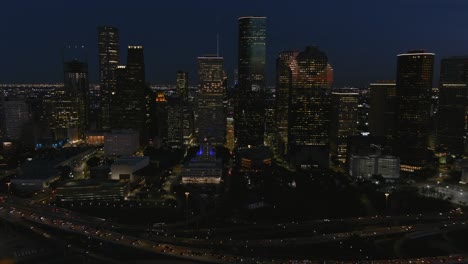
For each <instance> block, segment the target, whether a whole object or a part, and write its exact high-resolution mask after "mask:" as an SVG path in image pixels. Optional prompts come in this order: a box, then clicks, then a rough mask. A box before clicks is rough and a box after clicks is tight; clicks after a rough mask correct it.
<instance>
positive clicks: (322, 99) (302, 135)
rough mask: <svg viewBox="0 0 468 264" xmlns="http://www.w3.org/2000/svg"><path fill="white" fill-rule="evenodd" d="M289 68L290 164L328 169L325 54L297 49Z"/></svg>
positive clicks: (329, 80) (328, 69) (329, 71)
mask: <svg viewBox="0 0 468 264" xmlns="http://www.w3.org/2000/svg"><path fill="white" fill-rule="evenodd" d="M290 69H291V88H290V94H289V97H290V103H289V107H288V116H289V122H288V156H289V160H290V163H291V164H292V165H294V166H296V167H297V168H300V169H311V168H328V166H329V140H330V133H329V131H330V108H331V106H330V89H331V85H332V82H333V70H332V68H331V66H330V64H328V58H327V55H326V54H325V53H324V52H322V51H320V50H319V49H318V48H317V47H313V46H310V47H307V48H306V49H305V50H304V51H302V52H300V53H299V54H298V55H297V57H296V58H295V59H294V60H293V61H292V62H291V64H290Z"/></svg>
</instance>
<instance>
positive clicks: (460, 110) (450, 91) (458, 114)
mask: <svg viewBox="0 0 468 264" xmlns="http://www.w3.org/2000/svg"><path fill="white" fill-rule="evenodd" d="M467 96H468V56H463V57H449V58H444V59H442V61H441V67H440V83H439V111H438V114H437V133H436V134H437V145H438V146H439V147H442V148H444V149H445V150H447V151H449V152H450V153H452V154H463V153H465V144H466V142H465V138H466V136H467V135H466V131H467V130H466V127H467V123H466V120H467V118H466V117H467V110H468V109H467Z"/></svg>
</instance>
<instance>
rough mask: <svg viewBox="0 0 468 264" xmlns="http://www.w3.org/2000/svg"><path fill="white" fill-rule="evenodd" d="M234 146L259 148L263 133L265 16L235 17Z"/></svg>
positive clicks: (261, 143)
mask: <svg viewBox="0 0 468 264" xmlns="http://www.w3.org/2000/svg"><path fill="white" fill-rule="evenodd" d="M238 45H239V54H238V56H239V63H238V73H239V88H238V96H237V109H236V110H235V111H236V113H235V130H236V131H235V133H236V137H237V146H239V147H247V146H249V145H252V146H260V145H263V142H264V131H265V125H264V123H265V120H264V116H265V107H264V100H265V57H266V17H241V18H239V44H238Z"/></svg>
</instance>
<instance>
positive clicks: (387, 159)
mask: <svg viewBox="0 0 468 264" xmlns="http://www.w3.org/2000/svg"><path fill="white" fill-rule="evenodd" d="M349 174H350V175H351V176H352V177H354V178H363V179H369V178H371V177H372V176H374V175H381V176H382V177H383V178H385V179H386V180H395V179H398V178H399V177H400V159H399V158H397V157H395V156H381V155H352V156H351V158H350V162H349Z"/></svg>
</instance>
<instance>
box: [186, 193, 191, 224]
mask: <svg viewBox="0 0 468 264" xmlns="http://www.w3.org/2000/svg"><path fill="white" fill-rule="evenodd" d="M189 195H190V193H189V192H185V227H186V228H188V218H189V210H188V209H189V204H188V198H189Z"/></svg>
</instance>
